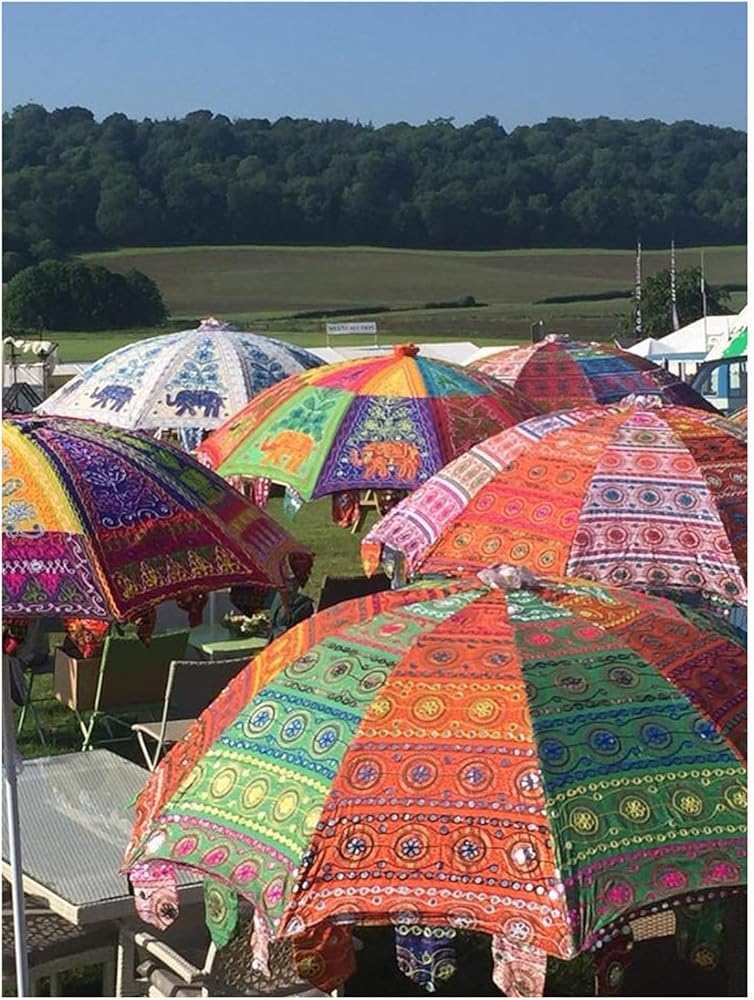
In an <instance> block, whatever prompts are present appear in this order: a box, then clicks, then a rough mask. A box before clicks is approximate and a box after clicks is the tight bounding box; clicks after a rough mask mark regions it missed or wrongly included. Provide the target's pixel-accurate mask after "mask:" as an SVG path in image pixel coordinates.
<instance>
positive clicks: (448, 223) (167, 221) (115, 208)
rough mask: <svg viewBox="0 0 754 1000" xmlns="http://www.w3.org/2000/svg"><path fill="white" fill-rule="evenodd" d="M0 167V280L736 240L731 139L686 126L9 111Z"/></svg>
mask: <svg viewBox="0 0 754 1000" xmlns="http://www.w3.org/2000/svg"><path fill="white" fill-rule="evenodd" d="M3 167H4V211H5V218H4V238H5V241H4V251H5V261H4V263H5V265H6V274H7V273H8V272H10V273H13V272H14V271H15V270H17V269H18V268H19V267H21V266H23V265H25V264H28V263H29V262H32V261H34V260H42V259H45V258H48V257H55V256H60V255H61V254H64V253H66V252H70V251H76V250H91V249H97V248H102V247H108V246H138V245H165V246H169V245H182V244H218V243H229V244H233V243H291V244H302V243H315V244H316V243H329V244H347V243H361V244H372V245H386V246H410V247H430V248H459V249H462V248H464V249H465V248H469V249H470V248H505V247H526V246H537V247H540V246H586V245H593V246H602V247H629V246H632V245H633V244H634V242H635V240H636V238H637V236H641V239H642V241H643V244H644V246H645V247H651V246H653V245H654V246H666V245H667V243H668V241H669V239H670V236H671V233H672V234H673V235H674V236H675V239H676V242H677V243H679V244H683V243H686V244H701V243H729V242H730V243H743V242H745V240H746V135H745V133H743V132H740V131H737V130H735V129H730V128H717V127H714V126H709V125H699V124H697V123H695V122H691V121H682V122H676V123H675V124H672V125H667V124H664V123H662V122H659V121H656V120H653V119H650V120H646V121H624V120H613V119H610V118H593V119H586V120H583V121H575V120H572V119H568V118H550V119H548V120H547V121H546V122H544V123H542V124H538V125H534V126H525V127H524V126H522V127H518V128H515V129H513V131H511V132H506V130H505V129H504V128H503V127H502V126H501V125H500V124H499V122H498V121H497V119H496V118H493V117H486V118H480V119H479V120H478V121H476V122H474V123H473V124H471V125H465V126H463V127H456V126H455V125H454V124H453V122H452V120H450V119H437V120H435V121H431V122H428V123H427V124H425V125H420V126H413V125H408V124H406V123H405V122H400V123H397V124H391V125H385V126H383V127H380V128H375V127H373V126H372V125H364V124H359V123H353V122H348V121H340V120H328V121H312V120H309V119H293V118H280V119H278V120H277V121H274V122H271V121H268V120H267V119H266V118H252V119H236V120H231V119H229V118H227V117H226V116H225V115H213V114H212V113H211V112H209V111H194V112H192V113H191V114H188V115H186V116H185V118H182V119H180V120H176V119H168V120H165V121H153V120H151V119H149V118H147V119H144V120H143V121H134V120H132V119H130V118H128V117H126V115H123V114H112V115H109V116H108V117H107V118H105V119H104V120H103V121H102V122H97V121H96V120H95V118H94V116H93V114H92V113H91V111H88V110H87V109H85V108H80V107H70V108H62V109H58V110H55V111H51V112H50V111H47V110H46V109H45V108H43V107H41V106H39V105H37V104H27V105H23V106H20V107H17V108H15V109H14V110H13V112H11V113H6V114H4V115H3Z"/></svg>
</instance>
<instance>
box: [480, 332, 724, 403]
mask: <svg viewBox="0 0 754 1000" xmlns="http://www.w3.org/2000/svg"><path fill="white" fill-rule="evenodd" d="M469 369H471V370H472V371H480V372H484V373H485V374H487V375H492V376H494V377H495V378H497V379H500V380H501V381H502V382H504V383H505V384H506V385H510V386H512V387H514V388H516V389H518V390H519V391H520V392H522V393H524V395H525V396H527V398H528V399H530V400H531V401H532V402H533V403H536V405H537V406H538V407H539V409H540V410H541V411H542V412H543V413H544V412H548V411H551V410H561V409H566V408H568V407H570V406H583V405H586V404H589V403H613V402H616V401H617V400H619V399H623V398H624V397H625V396H629V395H632V394H636V393H649V392H660V393H661V394H662V397H663V399H665V400H666V401H667V402H668V403H676V404H677V405H679V406H692V407H697V408H699V409H702V410H713V411H714V409H715V408H714V407H713V406H712V405H711V404H710V403H708V402H707V400H706V399H704V397H703V396H700V395H699V393H698V392H696V391H695V390H694V389H692V388H691V386H690V385H688V384H687V383H686V382H683V381H681V379H679V378H677V377H676V376H675V375H671V373H670V372H668V371H667V370H666V369H665V368H663V367H661V366H660V365H657V364H655V363H654V362H653V361H649V360H648V359H647V358H640V357H637V356H636V355H635V354H631V353H630V352H629V351H622V350H621V349H620V348H618V347H613V346H612V345H610V344H597V343H591V344H586V343H582V342H580V341H578V340H571V338H570V337H569V336H568V334H550V335H549V336H547V337H545V338H544V340H540V341H538V342H537V343H536V344H531V345H528V346H527V347H517V348H513V349H512V350H504V351H500V352H499V353H497V354H488V355H487V356H486V357H485V358H480V359H479V360H478V361H473V362H472V363H471V364H470V365H469Z"/></svg>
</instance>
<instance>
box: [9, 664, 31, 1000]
mask: <svg viewBox="0 0 754 1000" xmlns="http://www.w3.org/2000/svg"><path fill="white" fill-rule="evenodd" d="M3 659H4V660H5V657H3ZM3 667H4V669H3V784H4V785H5V809H6V818H7V822H8V856H9V860H10V869H11V896H12V900H13V933H14V935H15V939H16V941H15V943H16V993H17V995H18V996H20V997H28V996H30V995H31V993H30V990H29V956H28V955H27V953H26V913H25V912H24V889H23V868H22V865H21V830H20V826H19V821H18V787H17V785H16V753H17V750H16V740H15V736H14V732H13V712H12V711H11V706H10V669H8V664H7V662H5V663H4V664H3Z"/></svg>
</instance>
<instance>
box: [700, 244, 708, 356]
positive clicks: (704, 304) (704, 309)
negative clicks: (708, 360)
mask: <svg viewBox="0 0 754 1000" xmlns="http://www.w3.org/2000/svg"><path fill="white" fill-rule="evenodd" d="M701 255H702V276H701V286H702V316H703V317H704V346H705V347H706V346H707V289H706V287H705V284H704V250H702V251H701Z"/></svg>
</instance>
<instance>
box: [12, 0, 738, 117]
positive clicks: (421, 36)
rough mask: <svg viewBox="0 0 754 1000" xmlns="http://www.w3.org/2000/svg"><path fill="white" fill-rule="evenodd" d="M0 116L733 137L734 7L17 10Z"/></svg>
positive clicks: (281, 5)
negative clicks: (76, 111)
mask: <svg viewBox="0 0 754 1000" xmlns="http://www.w3.org/2000/svg"><path fill="white" fill-rule="evenodd" d="M2 23H3V52H2V54H3V72H2V82H3V109H4V110H10V109H11V108H13V107H15V106H16V105H18V104H24V103H26V102H28V101H34V102H36V103H38V104H43V105H44V106H45V107H47V108H48V109H52V108H56V107H67V106H70V105H81V106H83V107H87V108H90V109H91V110H92V111H93V112H94V114H95V115H96V117H97V118H99V119H101V118H103V117H105V116H106V115H108V114H110V113H112V112H114V111H122V112H124V113H125V114H127V115H128V116H129V117H132V118H144V117H151V118H166V117H182V116H183V115H184V114H186V113H187V112H189V111H192V110H196V109H198V108H208V109H209V110H211V111H213V112H218V113H223V114H226V115H228V116H229V117H231V118H233V117H266V118H270V119H275V118H278V117H280V116H282V115H291V116H292V117H309V118H315V119H321V118H348V119H350V120H351V121H356V120H360V121H362V122H367V121H371V122H373V123H374V124H375V125H381V124H384V123H385V122H391V121H407V122H411V123H414V124H417V123H421V122H424V121H428V120H430V119H432V118H438V117H452V118H454V119H455V121H456V123H457V124H465V123H466V122H470V121H473V120H474V119H476V118H480V117H482V116H483V115H488V114H491V115H495V116H496V117H497V118H499V120H500V122H501V123H502V125H504V126H505V127H506V128H509V129H510V128H513V127H515V126H516V125H520V124H529V123H533V122H538V121H543V120H544V119H546V118H548V117H550V116H554V115H563V116H566V117H571V118H585V117H591V116H595V115H608V116H610V117H616V118H659V119H661V120H663V121H676V120H679V119H683V118H691V119H694V120H695V121H700V122H708V123H712V124H716V125H729V126H733V127H735V128H745V127H746V4H744V3H718V2H714V3H685V2H680V3H675V2H673V3H654V2H651V0H650V2H641V3H368V2H367V3H361V2H359V3H352V2H351V3H348V2H347V3H287V2H277V3H244V2H240V3H222V2H212V3H201V2H200V3H151V2H149V3H133V2H115V3H67V2H55V3H20V2H9V0H5V2H4V3H3V5H2Z"/></svg>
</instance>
